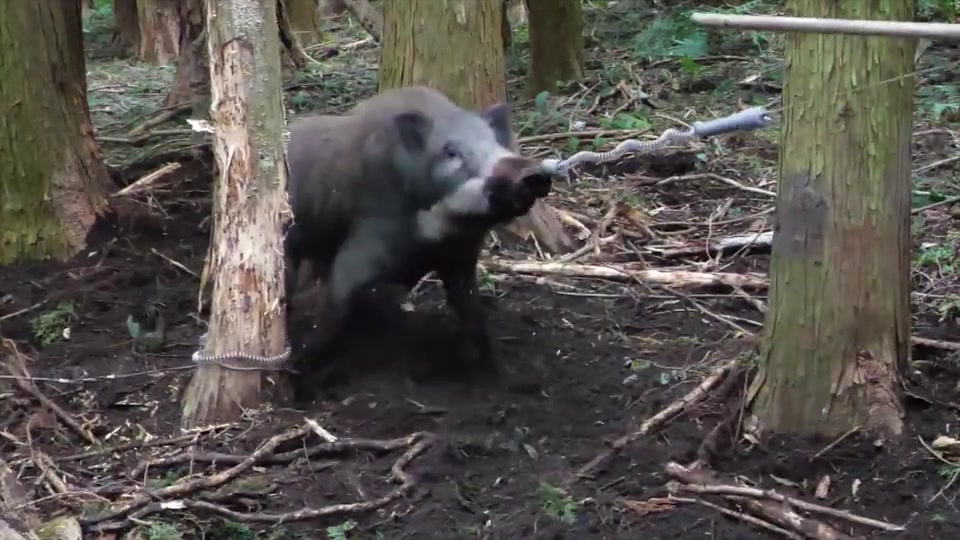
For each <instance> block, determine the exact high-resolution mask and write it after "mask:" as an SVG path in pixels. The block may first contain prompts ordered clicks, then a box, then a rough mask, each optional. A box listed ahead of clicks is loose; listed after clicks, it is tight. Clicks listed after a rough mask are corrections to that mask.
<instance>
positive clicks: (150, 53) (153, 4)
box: [137, 0, 180, 65]
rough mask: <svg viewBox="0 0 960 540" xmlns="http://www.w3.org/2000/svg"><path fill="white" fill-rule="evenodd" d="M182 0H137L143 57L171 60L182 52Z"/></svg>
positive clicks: (160, 61)
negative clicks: (180, 7) (180, 8)
mask: <svg viewBox="0 0 960 540" xmlns="http://www.w3.org/2000/svg"><path fill="white" fill-rule="evenodd" d="M179 6H180V0H137V15H138V19H137V20H138V22H139V24H140V50H139V53H138V55H137V56H139V57H140V60H142V61H144V62H147V63H150V64H156V65H164V64H169V63H170V62H173V61H174V60H176V59H177V56H179V55H180V10H179Z"/></svg>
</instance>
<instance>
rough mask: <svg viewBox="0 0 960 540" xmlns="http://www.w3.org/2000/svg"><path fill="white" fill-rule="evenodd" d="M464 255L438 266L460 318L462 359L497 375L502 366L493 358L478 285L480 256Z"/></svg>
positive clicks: (448, 298)
mask: <svg viewBox="0 0 960 540" xmlns="http://www.w3.org/2000/svg"><path fill="white" fill-rule="evenodd" d="M472 255H473V256H472V257H470V256H464V257H462V258H458V259H457V260H456V261H453V262H451V263H449V264H446V265H444V266H443V267H442V268H440V269H438V272H437V273H438V274H439V277H440V279H441V280H442V281H443V287H444V289H445V291H446V294H447V303H448V304H449V305H450V307H451V309H452V310H453V311H454V313H455V314H456V316H457V318H458V319H459V320H460V334H461V340H460V342H461V344H462V347H461V348H462V349H463V355H464V358H463V360H464V361H466V362H468V363H469V364H470V365H469V367H470V368H479V369H480V373H484V372H485V373H486V374H488V375H493V376H496V375H497V374H498V373H499V365H498V363H497V361H496V359H495V358H494V357H493V353H492V350H491V343H490V335H489V332H488V329H487V318H486V314H485V313H484V311H483V305H482V304H481V301H480V290H479V288H478V287H477V255H479V248H478V249H477V252H476V253H472Z"/></svg>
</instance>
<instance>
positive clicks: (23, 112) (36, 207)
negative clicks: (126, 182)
mask: <svg viewBox="0 0 960 540" xmlns="http://www.w3.org/2000/svg"><path fill="white" fill-rule="evenodd" d="M109 186H110V177H109V175H108V173H107V169H106V167H105V165H104V163H103V160H102V158H101V155H100V149H99V147H98V146H97V143H96V140H94V136H93V125H92V124H91V122H90V110H89V108H88V107H87V80H86V61H85V59H84V56H83V34H82V27H81V8H80V2H78V1H77V0H56V1H54V0H50V1H47V2H0V264H3V263H8V262H12V261H16V260H21V259H39V258H47V257H53V258H57V259H66V258H69V257H70V256H72V255H74V254H76V253H77V252H79V251H80V250H81V249H83V247H84V246H85V244H86V237H87V233H88V232H89V230H90V228H91V227H92V226H93V224H94V222H95V221H96V218H97V216H98V215H99V214H100V213H101V212H102V211H103V210H104V209H105V208H106V207H107V200H106V195H107V193H108V191H109V189H110V187H109Z"/></svg>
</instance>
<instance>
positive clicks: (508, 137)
mask: <svg viewBox="0 0 960 540" xmlns="http://www.w3.org/2000/svg"><path fill="white" fill-rule="evenodd" d="M480 117H481V118H483V119H484V120H486V121H487V123H488V124H490V127H491V128H493V133H494V135H495V136H496V137H497V142H498V143H500V146H503V147H505V148H510V147H511V146H512V145H513V130H512V129H511V127H510V105H507V104H506V103H497V104H495V105H491V106H489V107H487V108H486V109H484V110H482V111H480Z"/></svg>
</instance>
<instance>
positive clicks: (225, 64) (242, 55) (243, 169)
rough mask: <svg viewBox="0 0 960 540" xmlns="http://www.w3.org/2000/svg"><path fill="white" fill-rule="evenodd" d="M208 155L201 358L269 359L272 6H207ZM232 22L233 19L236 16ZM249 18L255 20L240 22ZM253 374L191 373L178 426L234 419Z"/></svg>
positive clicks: (277, 179) (258, 1) (274, 315)
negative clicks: (211, 169)
mask: <svg viewBox="0 0 960 540" xmlns="http://www.w3.org/2000/svg"><path fill="white" fill-rule="evenodd" d="M206 9H207V28H208V29H209V40H208V42H209V46H208V54H209V58H210V78H211V81H212V84H211V94H212V95H211V100H212V105H211V111H210V113H211V119H212V123H213V126H214V129H215V130H216V135H215V136H214V154H215V155H216V161H217V171H218V173H217V179H216V183H215V189H214V208H213V216H214V220H213V223H214V227H213V238H212V240H211V257H210V258H209V259H208V268H207V269H206V270H205V272H204V276H207V275H208V274H209V275H211V276H212V279H213V296H212V306H211V313H210V325H209V328H210V329H209V332H208V336H209V337H208V339H207V344H206V351H205V353H206V354H208V355H210V354H212V355H216V354H223V353H247V354H254V355H260V356H273V355H277V354H279V353H280V352H281V351H282V350H283V348H284V337H285V325H286V322H285V310H284V306H283V301H284V298H283V293H284V288H283V268H284V267H283V256H282V255H281V254H282V253H283V245H282V227H283V220H284V216H287V215H289V207H288V205H287V203H286V197H285V190H286V160H285V157H284V145H283V133H284V131H285V128H284V113H283V103H282V100H283V96H282V93H281V80H280V78H281V73H280V43H279V36H278V33H277V8H276V1H275V0H207V2H206ZM241 14H242V15H241ZM250 14H256V16H250ZM263 376H264V373H263V372H258V371H238V370H228V369H223V368H221V367H220V366H218V365H216V364H207V365H203V366H201V367H199V368H198V370H197V371H196V373H195V374H194V377H193V380H192V381H191V382H190V385H189V387H188V388H187V391H186V393H185V395H184V400H183V418H182V424H183V425H184V426H196V425H203V424H208V423H212V422H219V421H231V420H235V419H237V418H238V417H239V416H240V414H241V412H242V410H243V409H244V408H250V407H255V406H257V405H259V403H260V400H261V385H262V382H263Z"/></svg>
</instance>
